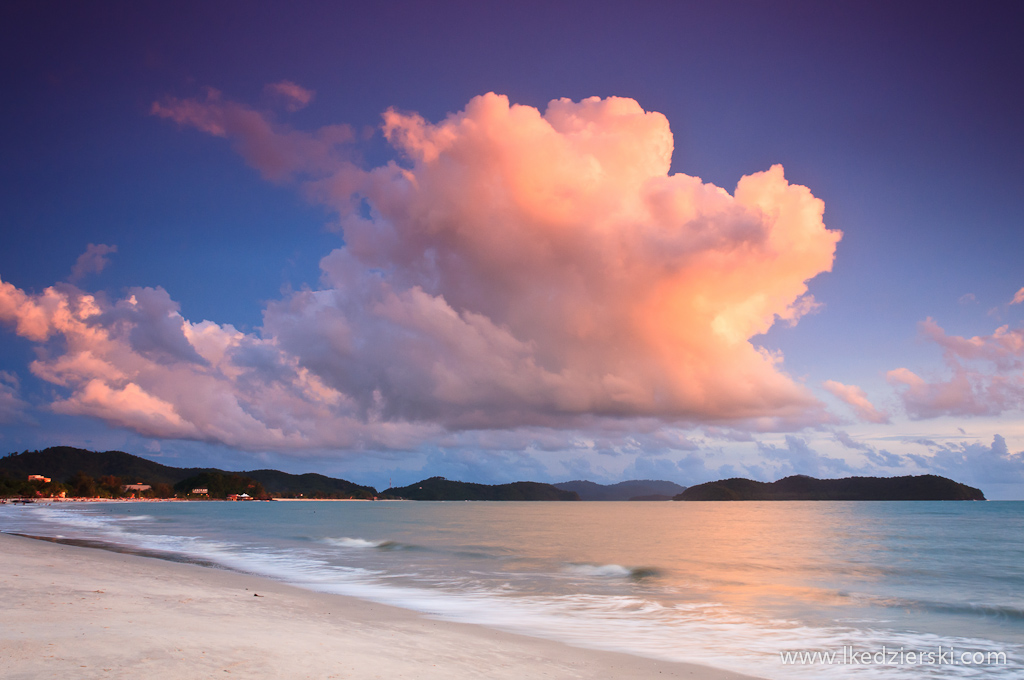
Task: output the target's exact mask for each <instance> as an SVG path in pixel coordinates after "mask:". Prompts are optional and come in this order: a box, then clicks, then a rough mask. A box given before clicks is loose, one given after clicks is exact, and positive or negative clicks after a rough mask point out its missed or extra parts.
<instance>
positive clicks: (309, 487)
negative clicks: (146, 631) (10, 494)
mask: <svg viewBox="0 0 1024 680" xmlns="http://www.w3.org/2000/svg"><path fill="white" fill-rule="evenodd" d="M78 473H84V474H85V475H87V476H89V477H92V478H96V479H99V478H101V477H111V476H112V477H119V478H120V479H121V480H122V482H123V483H125V484H134V483H136V482H142V483H144V484H152V485H156V484H168V485H171V486H175V485H179V484H180V483H181V482H183V481H185V480H190V479H193V478H202V479H206V478H207V477H210V476H211V475H213V476H214V477H217V476H220V477H224V476H228V477H241V478H245V479H248V480H253V481H255V482H258V483H260V484H261V485H262V487H263V489H264V490H265V491H266V492H267V493H268V494H271V495H280V496H298V495H302V496H304V497H306V498H313V497H324V498H332V497H333V498H350V497H351V498H372V497H373V496H376V495H377V492H376V490H375V489H374V488H373V487H369V486H361V485H359V484H354V483H352V482H349V481H347V480H344V479H336V478H333V477H326V476H324V475H319V474H314V473H308V474H304V475H293V474H289V473H287V472H281V471H279V470H252V471H248V472H244V471H243V472H232V471H226V470H220V469H217V468H179V467H172V466H170V465H162V464H160V463H156V462H154V461H151V460H148V459H146V458H141V457H139V456H135V455H132V454H130V453H125V452H124V451H89V450H86V449H78V448H73V447H70V446H54V447H51V448H48V449H43V450H42V451H25V452H23V453H12V454H9V455H7V456H5V457H3V458H0V476H6V477H8V478H13V479H18V480H25V479H26V478H27V476H28V475H43V476H44V477H50V478H52V479H53V480H55V481H59V482H68V481H69V480H71V478H72V477H74V476H75V475H77V474H78Z"/></svg>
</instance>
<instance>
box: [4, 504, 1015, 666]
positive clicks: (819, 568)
mask: <svg viewBox="0 0 1024 680" xmlns="http://www.w3.org/2000/svg"><path fill="white" fill-rule="evenodd" d="M143 510H144V511H143ZM0 529H2V530H4V531H14V532H19V533H26V534H34V535H49V536H55V535H63V536H68V537H73V538H79V539H87V540H95V541H102V542H107V543H116V544H120V545H126V546H130V547H134V548H136V549H143V550H147V551H156V552H163V553H167V554H174V555H183V554H184V555H188V556H190V557H193V558H196V559H202V560H207V561H210V562H215V563H218V564H221V565H224V566H228V567H231V568H235V569H241V570H245V571H251V572H254V573H259V574H264V575H267V576H271V577H274V578H278V579H281V580H285V581H289V582H292V583H295V584H297V585H301V586H304V587H308V588H314V589H317V590H323V591H328V592H336V593H342V594H348V595H356V596H359V597H365V598H368V599H373V600H376V601H380V602H386V603H389V604H395V605H398V606H404V607H409V608H412V609H417V610H419V611H424V612H427V613H429V614H431V615H435V616H443V617H447V618H452V619H457V620H463V621H470V622H478V623H483V624H486V625H492V626H496V627H501V628H506V629H509V630H516V631H519V632H526V633H529V634H534V635H541V636H545V637H552V638H556V639H561V640H566V641H569V642H573V643H575V644H580V645H583V646H592V647H601V648H608V649H619V650H622V651H628V652H631V653H634V654H641V655H646V656H653V657H657V658H665V659H674V660H683V661H686V660H689V661H696V662H702V663H708V664H710V665H715V666H720V667H726V668H733V669H735V670H739V671H742V672H746V673H750V674H753V675H759V676H762V677H769V678H776V677H778V678H789V677H801V678H802V677H808V678H832V677H836V678H845V677H854V676H856V677H866V678H873V677H879V678H902V677H944V678H945V677H975V676H978V675H977V674H978V673H979V672H980V669H977V668H967V667H923V666H914V667H910V666H898V667H890V666H883V667H879V666H870V667H866V668H860V667H851V666H842V667H840V666H822V665H818V666H814V667H797V666H782V665H781V664H780V661H779V652H780V651H781V650H790V649H826V650H827V649H832V650H836V649H839V648H841V647H843V646H854V647H857V648H859V649H867V650H872V649H874V648H875V647H878V648H880V647H881V646H882V645H887V646H888V647H889V648H893V647H900V646H903V647H905V648H906V649H912V648H921V649H924V648H928V649H931V648H934V647H935V646H937V645H940V644H945V645H954V644H955V645H956V646H957V647H958V648H972V649H985V650H992V649H996V650H1004V651H1007V650H1009V651H1010V652H1012V653H1011V654H1010V659H1009V661H1010V662H1011V663H1008V664H1007V665H1004V666H999V667H986V668H985V669H984V675H983V676H978V677H993V678H1000V677H1005V678H1011V677H1012V678H1020V677H1024V667H1022V665H1021V660H1022V654H1021V649H1022V648H1021V645H1022V643H1024V546H1022V545H1021V541H1020V538H1021V537H1022V536H1024V503H994V502H988V503H842V502H817V503H815V502H784V503H780V502H774V503H772V502H761V503H758V502H745V503H261V504H231V503H167V504H151V505H146V506H144V508H143V506H138V505H135V506H132V505H126V504H102V505H89V506H87V507H82V506H72V505H70V504H69V505H65V506H57V505H54V506H50V507H40V508H17V509H14V508H10V507H4V508H2V509H0Z"/></svg>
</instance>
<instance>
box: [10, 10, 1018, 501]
mask: <svg viewBox="0 0 1024 680" xmlns="http://www.w3.org/2000/svg"><path fill="white" fill-rule="evenodd" d="M1022 19H1024V9H1022V7H1021V6H1020V4H1019V3H1001V2H989V3H983V4H981V5H978V4H974V3H935V2H927V3H925V2H920V3H917V2H904V3H896V4H893V3H883V2H828V3H821V2H774V3H766V2H721V3H692V2H636V3H613V2H587V3H583V2H554V3H550V2H549V3H532V2H524V3H497V2H442V3H413V2H379V3H359V4H357V3H343V2H342V3H324V2H320V3H308V2H307V3H303V2H290V3H278V2H231V1H224V2H209V1H207V2H178V3H173V4H170V5H168V4H167V3H153V2H144V1H136V2H108V3H103V4H102V6H101V7H97V6H86V5H83V4H81V3H70V2H31V3H29V2H13V3H7V4H5V6H4V8H3V9H2V10H0V38H2V39H0V51H2V54H3V63H4V68H3V69H2V71H0V82H2V87H3V90H4V92H5V97H4V103H3V104H2V105H0V159H2V161H3V163H2V164H0V173H2V182H0V192H2V193H0V229H2V236H3V241H2V243H3V246H2V248H0V452H4V453H6V452H14V451H21V450H26V449H37V448H44V447H46V446H52V445H69V446H80V447H84V448H90V449H95V450H108V449H117V450H124V451H128V452H131V453H135V454H137V455H142V456H145V457H148V458H151V459H153V460H157V461H159V462H162V463H165V464H168V465H177V466H200V465H202V466H217V467H222V468H226V469H256V468H264V467H274V468H278V469H283V470H287V471H291V472H308V471H316V472H321V473H324V474H330V475H334V476H340V477H344V478H346V479H351V480H353V481H356V482H359V483H363V484H369V485H373V486H376V487H377V488H385V487H387V486H389V485H390V484H394V485H400V484H407V483H411V482H414V481H417V480H419V479H422V478H425V477H428V476H433V475H443V476H446V477H448V478H450V479H461V480H465V481H473V482H483V483H504V482H510V481H516V480H523V479H529V480H535V481H546V482H559V481H565V480H569V479H590V480H592V481H597V482H603V483H610V482H616V481H621V480H623V479H632V478H654V479H668V480H672V481H676V482H678V483H681V484H686V485H689V484H696V483H700V482H704V481H710V480H713V479H720V478H724V477H733V476H742V477H750V478H756V479H761V480H765V481H772V480H774V479H778V478H781V477H784V476H786V475H789V474H809V475H813V476H818V477H845V476H851V475H881V476H894V475H905V474H939V475H943V476H947V477H951V478H953V479H956V480H958V481H961V482H964V483H967V484H971V485H973V486H977V487H979V488H981V489H982V490H983V491H985V492H986V494H987V495H988V497H989V498H995V499H1024V453H1022V451H1024V427H1022V424H1021V410H1022V407H1024V268H1022V267H1021V264H1020V257H1019V253H1021V252H1022V250H1024V228H1022V227H1024V224H1022V222H1021V210H1020V207H1021V199H1020V189H1019V188H1020V186H1021V184H1022V180H1024V125H1022V123H1021V115H1020V112H1021V110H1024V91H1022V89H1021V88H1020V86H1019V83H1020V82H1024V44H1022V43H1021V41H1020V40H1019V27H1020V26H1021V25H1022V24H1021V21H1022Z"/></svg>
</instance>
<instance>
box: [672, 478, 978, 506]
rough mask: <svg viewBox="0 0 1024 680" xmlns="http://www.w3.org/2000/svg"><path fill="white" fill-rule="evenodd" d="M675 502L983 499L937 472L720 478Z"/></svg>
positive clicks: (702, 485)
mask: <svg viewBox="0 0 1024 680" xmlns="http://www.w3.org/2000/svg"><path fill="white" fill-rule="evenodd" d="M672 500H676V501H983V500H985V494H983V493H982V492H981V490H980V489H975V488H974V487H971V486H967V485H965V484H960V483H959V482H954V481H953V480H952V479H947V478H945V477H939V476H938V475H914V476H906V477H846V478H844V479H816V478H814V477H808V476H806V475H793V476H792V477H786V478H784V479H780V480H778V481H777V482H757V481H754V480H752V479H741V478H738V477H734V478H732V479H722V480H719V481H717V482H707V483H705V484H698V485H697V486H691V487H690V488H688V489H687V490H686V491H684V492H682V493H681V494H679V495H678V496H676V497H675V498H673V499H672Z"/></svg>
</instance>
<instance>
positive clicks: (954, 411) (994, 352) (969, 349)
mask: <svg viewBox="0 0 1024 680" xmlns="http://www.w3.org/2000/svg"><path fill="white" fill-rule="evenodd" d="M920 331H921V335H922V337H924V338H925V339H927V340H929V341H930V342H933V343H935V344H936V345H938V346H939V347H941V348H942V350H943V358H944V362H945V364H946V368H947V370H948V372H949V374H950V376H949V377H948V378H947V379H941V378H940V379H934V380H927V379H925V378H922V377H921V376H919V375H917V374H916V373H914V372H913V371H911V370H909V369H907V368H897V369H894V370H892V371H889V372H888V373H887V374H886V377H887V379H888V381H889V383H890V384H892V385H893V386H894V387H896V389H897V391H898V393H899V395H900V397H901V398H902V400H903V405H904V407H905V409H906V411H907V414H908V415H910V417H912V418H919V419H920V418H934V417H938V416H943V415H958V416H982V415H999V414H1001V413H1004V412H1006V411H1011V410H1017V409H1020V408H1021V407H1022V406H1024V372H1022V369H1024V329H1010V327H1009V326H1000V327H999V328H997V329H996V330H995V332H994V333H993V334H992V335H987V336H975V337H972V338H965V337H961V336H950V335H947V334H946V332H945V331H944V330H943V329H942V328H941V327H940V326H939V325H938V324H937V323H935V321H934V320H932V319H930V318H929V319H927V320H925V321H924V322H922V323H921V324H920Z"/></svg>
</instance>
